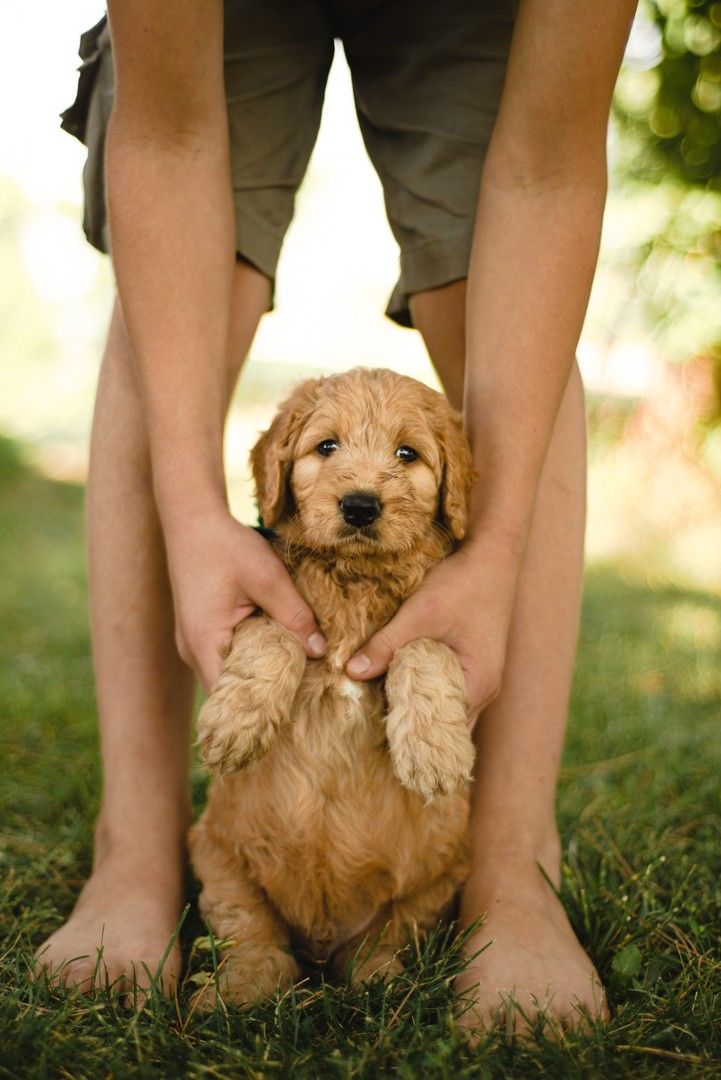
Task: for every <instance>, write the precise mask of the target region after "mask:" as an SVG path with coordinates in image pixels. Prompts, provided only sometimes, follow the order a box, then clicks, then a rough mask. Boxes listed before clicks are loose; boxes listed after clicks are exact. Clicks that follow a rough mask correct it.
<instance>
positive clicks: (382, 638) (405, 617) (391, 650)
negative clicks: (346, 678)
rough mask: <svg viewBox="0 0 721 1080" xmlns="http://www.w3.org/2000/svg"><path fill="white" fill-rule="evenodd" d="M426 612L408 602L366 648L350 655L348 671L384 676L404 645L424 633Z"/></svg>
mask: <svg viewBox="0 0 721 1080" xmlns="http://www.w3.org/2000/svg"><path fill="white" fill-rule="evenodd" d="M422 616H423V612H422V611H419V610H418V609H417V605H414V604H413V601H412V600H409V601H406V603H405V604H404V605H403V606H402V607H401V609H400V611H399V612H398V614H397V615H396V616H394V618H392V619H391V621H390V622H389V623H386V625H385V626H382V627H381V628H380V630H378V631H376V633H375V634H374V635H373V637H372V638H369V639H368V641H366V643H365V645H364V646H363V648H362V649H360V650H359V651H358V652H357V653H356V654H355V655H354V656H352V657H351V658H350V660H349V661H348V663H347V664H346V671H347V672H348V674H349V675H350V676H351V678H353V679H360V680H363V679H375V678H377V676H378V675H382V674H383V673H384V672H385V671H386V670H387V669H388V665H389V664H390V662H391V660H392V659H393V657H394V656H395V654H396V652H397V650H398V649H400V648H401V646H402V645H407V644H408V642H409V641H415V640H416V638H419V637H423V636H424V629H423V627H422V626H421V618H422Z"/></svg>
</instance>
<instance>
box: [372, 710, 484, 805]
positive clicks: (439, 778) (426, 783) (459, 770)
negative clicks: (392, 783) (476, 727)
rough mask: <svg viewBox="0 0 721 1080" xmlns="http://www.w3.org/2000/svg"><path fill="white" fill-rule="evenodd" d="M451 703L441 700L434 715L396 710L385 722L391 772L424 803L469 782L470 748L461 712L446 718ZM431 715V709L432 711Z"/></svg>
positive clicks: (470, 767)
mask: <svg viewBox="0 0 721 1080" xmlns="http://www.w3.org/2000/svg"><path fill="white" fill-rule="evenodd" d="M454 704H455V703H454V702H448V701H441V702H439V708H438V711H437V713H436V715H435V716H433V717H432V718H431V719H429V717H428V716H427V715H425V714H418V713H416V714H414V712H413V708H412V706H411V707H410V708H406V709H401V708H396V709H394V710H393V711H392V712H391V713H389V715H388V718H387V720H386V727H387V732H388V746H389V749H390V754H391V760H392V762H393V771H394V772H395V774H396V776H397V777H398V779H399V780H400V782H401V783H402V784H403V785H404V787H407V788H410V790H411V791H415V792H416V793H417V794H418V795H420V796H421V797H422V798H423V799H425V800H426V802H430V800H431V799H433V798H434V796H436V795H452V794H453V793H454V792H455V791H458V790H459V789H460V788H462V787H464V786H465V785H466V784H467V783H468V782H469V781H470V779H471V770H472V768H473V758H474V749H473V742H472V740H471V734H470V732H469V730H468V727H467V725H466V716H465V713H464V712H463V710H458V715H455V716H450V715H449V710H450V709H452V708H453V705H454ZM434 712H435V710H434Z"/></svg>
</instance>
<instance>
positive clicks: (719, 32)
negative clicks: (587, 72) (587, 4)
mask: <svg viewBox="0 0 721 1080" xmlns="http://www.w3.org/2000/svg"><path fill="white" fill-rule="evenodd" d="M644 12H645V13H646V14H647V18H648V20H649V21H650V23H651V26H649V27H647V28H646V33H645V34H644V43H645V48H644V49H643V50H640V51H639V52H638V53H637V55H636V56H634V53H633V48H632V52H631V56H630V59H629V62H628V64H627V66H626V69H625V70H624V73H623V75H622V77H621V80H620V82H619V91H618V93H617V96H616V109H617V114H618V115H619V116H621V117H622V118H623V121H624V123H625V124H626V126H627V128H628V129H630V131H631V132H632V133H633V135H634V136H635V139H636V146H635V153H634V154H633V160H632V161H628V162H627V165H628V166H629V167H631V168H632V170H633V172H634V174H635V175H637V176H642V177H644V178H646V179H650V180H660V179H665V178H667V177H669V176H675V177H676V178H678V179H679V180H681V181H682V182H683V183H684V184H692V185H702V186H704V187H705V186H707V185H708V186H710V187H711V188H713V189H714V190H717V191H719V190H721V50H720V46H721V3H719V2H718V0H645V7H644V8H642V14H643V13H644ZM652 27H655V30H656V33H655V34H654V33H653V30H652Z"/></svg>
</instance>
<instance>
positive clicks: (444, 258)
mask: <svg viewBox="0 0 721 1080" xmlns="http://www.w3.org/2000/svg"><path fill="white" fill-rule="evenodd" d="M471 242H472V229H469V230H468V231H467V232H463V233H458V234H457V235H456V236H449V237H447V238H446V239H445V240H428V241H426V242H425V243H423V244H419V245H417V246H415V247H413V248H411V249H410V251H405V252H402V253H401V272H400V277H399V279H398V282H397V283H396V286H395V288H394V289H393V292H392V293H391V296H390V299H389V301H388V306H387V307H386V315H387V316H388V318H389V319H392V320H393V322H395V323H398V325H399V326H406V327H412V326H413V320H412V319H411V313H410V308H409V304H408V301H409V298H410V297H411V296H412V295H413V294H414V293H418V292H425V291H426V290H428V289H438V288H440V287H441V286H442V285H450V284H451V282H453V281H462V280H463V279H464V278H466V277H468V263H469V260H470V256H471Z"/></svg>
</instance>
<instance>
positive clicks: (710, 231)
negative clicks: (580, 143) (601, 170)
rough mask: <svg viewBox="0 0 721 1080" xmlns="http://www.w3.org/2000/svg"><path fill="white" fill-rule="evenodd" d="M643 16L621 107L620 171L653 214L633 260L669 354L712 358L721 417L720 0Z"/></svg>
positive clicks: (664, 6) (659, 3)
mask: <svg viewBox="0 0 721 1080" xmlns="http://www.w3.org/2000/svg"><path fill="white" fill-rule="evenodd" d="M639 15H640V17H639V19H638V20H637V24H636V28H635V30H634V34H633V35H632V39H631V47H630V49H629V55H628V56H627V61H626V63H625V65H624V67H623V69H622V71H621V75H620V77H619V80H618V85H617V88H616V95H615V102H614V113H615V118H616V133H617V140H616V145H615V147H614V150H615V159H616V167H617V169H618V173H619V174H620V177H621V178H622V179H623V180H624V181H625V183H626V196H627V197H628V198H629V199H630V200H631V201H633V200H639V206H640V204H641V202H643V203H644V209H645V210H646V213H642V221H641V226H640V229H639V227H638V226H637V227H636V228H635V229H633V230H631V232H632V233H634V235H630V236H629V246H628V249H627V251H626V253H625V255H626V258H625V261H626V262H627V265H628V267H629V270H630V271H631V272H632V274H633V277H634V278H635V287H636V288H637V290H638V295H639V298H640V300H641V302H642V304H643V306H644V309H645V313H646V318H647V321H648V323H649V325H650V327H651V329H652V332H653V334H654V336H655V337H656V339H657V340H658V342H659V344H660V346H661V348H662V350H663V353H664V355H665V356H666V357H667V358H668V359H670V360H678V361H685V360H691V359H694V358H698V357H707V358H709V359H710V360H711V361H712V363H713V366H714V368H715V371H716V399H717V407H716V414H717V419H721V2H719V0H643V2H642V5H641V9H640V13H639ZM649 208H650V212H649ZM705 419H708V417H706V418H705Z"/></svg>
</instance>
